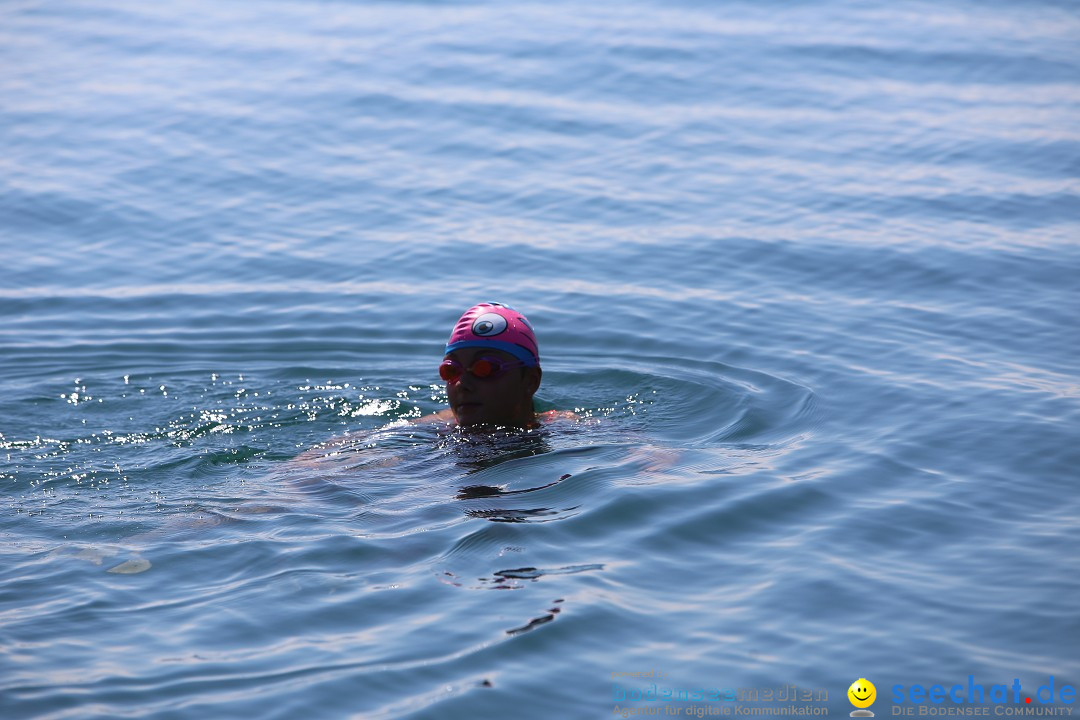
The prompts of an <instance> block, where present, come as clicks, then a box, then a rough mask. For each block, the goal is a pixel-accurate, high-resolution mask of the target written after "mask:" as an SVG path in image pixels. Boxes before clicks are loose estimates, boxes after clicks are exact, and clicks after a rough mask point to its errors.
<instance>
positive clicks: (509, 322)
mask: <svg viewBox="0 0 1080 720" xmlns="http://www.w3.org/2000/svg"><path fill="white" fill-rule="evenodd" d="M471 347H486V348H494V349H495V350H502V351H504V352H508V353H510V354H511V355H513V356H514V357H516V358H517V359H518V360H520V361H521V362H523V363H525V365H526V366H528V367H536V366H538V365H539V364H540V348H539V346H538V345H537V344H536V334H535V333H534V332H533V329H532V325H531V324H530V323H529V321H528V320H527V319H526V318H525V316H524V315H522V314H521V313H519V312H518V311H517V310H515V309H514V308H512V307H510V306H509V305H504V304H503V303H496V302H486V303H480V304H479V305H473V306H472V307H471V308H469V309H468V310H466V311H465V312H464V313H463V314H462V315H461V318H459V319H458V321H457V324H456V325H454V330H453V332H451V333H450V340H448V341H447V343H446V351H445V352H444V354H449V353H452V352H454V351H455V350H461V349H463V348H471Z"/></svg>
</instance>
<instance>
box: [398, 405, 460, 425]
mask: <svg viewBox="0 0 1080 720" xmlns="http://www.w3.org/2000/svg"><path fill="white" fill-rule="evenodd" d="M410 422H413V423H430V422H443V423H450V424H451V425H453V424H455V423H456V422H457V420H455V419H454V411H453V410H451V409H450V408H446V409H444V410H440V411H439V412H434V413H431V414H430V415H425V416H424V417H422V418H417V419H415V420H410Z"/></svg>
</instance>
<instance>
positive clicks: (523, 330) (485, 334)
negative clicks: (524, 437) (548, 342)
mask: <svg viewBox="0 0 1080 720" xmlns="http://www.w3.org/2000/svg"><path fill="white" fill-rule="evenodd" d="M439 374H440V375H441V376H442V378H443V379H444V380H445V381H446V395H447V400H448V401H449V402H450V409H451V411H452V412H453V414H454V419H455V420H456V421H457V423H458V424H459V425H467V426H476V425H496V426H515V427H530V426H532V425H534V424H535V423H536V415H535V412H534V410H533V395H534V394H535V393H536V390H537V388H539V387H540V380H541V376H542V371H541V370H540V353H539V350H538V348H537V346H536V336H535V334H533V330H532V327H531V326H530V325H529V321H528V320H526V319H525V316H524V315H522V314H521V313H519V312H518V311H517V310H514V309H513V308H511V307H508V306H506V305H503V304H501V303H481V304H480V305H474V306H473V307H471V308H469V309H468V310H466V311H465V314H464V315H462V316H461V319H460V320H458V322H457V325H455V326H454V330H453V332H452V333H451V334H450V341H449V342H447V343H446V352H445V353H444V357H443V362H442V365H440V367H439Z"/></svg>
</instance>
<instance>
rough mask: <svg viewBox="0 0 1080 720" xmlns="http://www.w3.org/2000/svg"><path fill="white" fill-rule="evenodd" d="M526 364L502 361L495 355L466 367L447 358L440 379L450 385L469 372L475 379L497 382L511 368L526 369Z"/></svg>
mask: <svg viewBox="0 0 1080 720" xmlns="http://www.w3.org/2000/svg"><path fill="white" fill-rule="evenodd" d="M524 365H525V363H523V362H521V361H520V360H513V361H508V360H502V359H500V358H497V357H495V356H494V355H481V356H480V357H478V358H476V359H475V360H473V364H472V365H470V366H469V367H465V366H464V365H462V364H461V363H459V362H458V361H457V360H454V359H453V358H446V359H445V360H443V361H442V364H441V365H439V377H441V378H442V379H443V380H445V381H446V382H448V383H454V382H457V381H458V380H460V379H461V376H462V375H463V374H464V373H465V371H468V372H469V374H470V375H472V376H473V377H474V378H478V379H480V380H497V379H499V378H501V377H502V376H503V375H505V374H506V371H507V370H509V369H510V368H516V367H524Z"/></svg>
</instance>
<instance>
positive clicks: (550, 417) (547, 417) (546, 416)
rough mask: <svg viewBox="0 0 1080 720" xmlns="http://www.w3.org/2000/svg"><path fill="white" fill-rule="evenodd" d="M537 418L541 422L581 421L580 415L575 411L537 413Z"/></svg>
mask: <svg viewBox="0 0 1080 720" xmlns="http://www.w3.org/2000/svg"><path fill="white" fill-rule="evenodd" d="M536 418H537V419H538V420H539V421H540V422H546V423H548V422H555V421H557V420H578V419H580V418H579V416H578V414H577V413H576V412H574V411H573V410H548V411H546V412H542V413H537V414H536Z"/></svg>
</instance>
